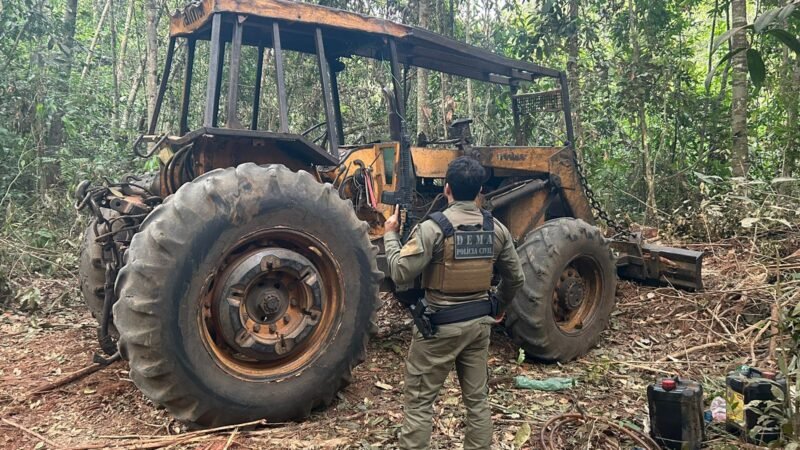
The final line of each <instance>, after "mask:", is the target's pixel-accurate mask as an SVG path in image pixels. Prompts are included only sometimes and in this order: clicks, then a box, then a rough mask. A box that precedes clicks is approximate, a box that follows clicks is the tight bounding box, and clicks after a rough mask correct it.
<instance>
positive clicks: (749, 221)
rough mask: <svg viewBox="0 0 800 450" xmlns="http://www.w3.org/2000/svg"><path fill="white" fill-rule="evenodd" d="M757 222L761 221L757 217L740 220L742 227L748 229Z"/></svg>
mask: <svg viewBox="0 0 800 450" xmlns="http://www.w3.org/2000/svg"><path fill="white" fill-rule="evenodd" d="M759 220H761V219H759V218H758V217H745V218H744V219H742V227H744V228H750V227H752V226H753V225H755V224H756V223H757V222H758V221H759Z"/></svg>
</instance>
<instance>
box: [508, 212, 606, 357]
mask: <svg viewBox="0 0 800 450" xmlns="http://www.w3.org/2000/svg"><path fill="white" fill-rule="evenodd" d="M517 251H518V253H519V256H520V261H521V263H522V269H523V271H524V273H525V285H524V287H523V288H522V289H520V291H519V292H518V293H517V295H516V297H514V300H513V301H512V303H511V305H510V307H509V309H508V312H507V319H506V326H507V327H508V328H509V330H510V332H511V335H512V337H513V340H514V342H515V343H516V344H517V345H519V346H520V347H522V348H523V349H524V350H525V353H526V355H528V356H530V357H533V358H537V359H541V360H546V361H562V362H564V361H569V360H572V359H574V358H576V357H578V356H580V355H583V354H584V353H586V352H587V351H589V349H591V348H592V347H594V346H595V345H596V344H597V341H598V340H599V339H600V333H601V332H602V331H603V330H604V329H605V328H606V326H607V325H608V321H609V319H610V317H611V312H612V310H613V309H614V300H615V292H616V280H617V277H616V267H615V262H614V256H613V254H612V253H611V250H610V248H609V243H608V241H607V240H606V239H605V238H604V237H603V235H602V234H601V233H600V230H598V229H597V228H595V227H593V226H592V225H589V224H588V223H586V222H584V221H583V220H580V219H571V218H561V219H555V220H551V221H548V222H546V223H545V224H544V225H542V226H541V227H539V228H537V229H536V230H533V231H532V232H530V233H529V234H528V235H527V236H526V237H525V241H524V242H523V243H522V245H520V246H519V248H518V249H517Z"/></svg>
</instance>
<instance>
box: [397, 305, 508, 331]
mask: <svg viewBox="0 0 800 450" xmlns="http://www.w3.org/2000/svg"><path fill="white" fill-rule="evenodd" d="M410 309H411V317H413V318H414V324H415V325H416V326H417V330H419V332H420V334H422V337H423V338H425V339H430V338H432V337H433V336H434V335H435V334H436V327H437V326H438V325H446V324H448V323H457V322H466V321H467V320H472V319H477V318H478V317H484V316H492V317H494V316H496V315H497V299H496V298H495V297H494V296H490V297H489V300H483V301H475V302H470V303H465V304H463V305H456V306H450V307H448V308H445V309H442V310H439V311H436V312H431V311H429V310H428V302H427V301H425V299H424V298H421V299H419V301H418V302H416V303H415V304H413V305H411V306H410Z"/></svg>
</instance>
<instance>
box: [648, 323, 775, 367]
mask: <svg viewBox="0 0 800 450" xmlns="http://www.w3.org/2000/svg"><path fill="white" fill-rule="evenodd" d="M763 324H764V321H763V320H760V321H758V322H756V323H754V324H753V325H750V326H749V327H747V328H745V329H744V330H742V331H740V332H738V333H736V334H734V335H733V339H734V340H736V338H739V337H742V336H744V335H746V334H747V333H749V332H751V331H753V330H755V329H756V328H758V327H760V326H761V325H763ZM737 342H738V341H737ZM726 345H731V342H729V341H715V342H707V343H705V344H701V345H695V346H694V347H690V348H687V349H685V350H681V351H679V352H676V353H673V354H671V355H667V356H665V357H663V358H661V359H659V360H658V361H657V362H667V361H675V360H677V359H678V358H680V357H682V356H688V355H690V354H692V353H694V352H697V351H700V350H706V349H709V348H716V347H724V346H726Z"/></svg>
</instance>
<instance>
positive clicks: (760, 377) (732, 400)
mask: <svg viewBox="0 0 800 450" xmlns="http://www.w3.org/2000/svg"><path fill="white" fill-rule="evenodd" d="M725 385H726V386H727V393H726V397H727V398H726V399H725V400H726V403H727V405H726V409H727V411H726V424H727V427H728V429H729V430H731V431H732V432H735V433H739V434H740V435H741V436H742V437H743V438H745V439H747V440H749V441H751V442H756V443H768V442H772V441H774V440H775V439H778V438H779V437H780V435H781V433H780V424H779V422H778V420H776V419H772V418H769V419H763V420H762V423H760V424H759V423H758V421H759V418H760V417H761V416H762V414H761V412H760V411H757V410H756V409H758V410H762V411H763V410H764V409H765V407H766V405H764V404H761V405H760V406H759V404H757V403H756V404H753V405H751V406H752V407H754V408H756V409H754V408H752V407H751V408H748V407H747V405H748V404H750V403H751V402H755V401H758V400H764V401H772V402H775V401H777V399H776V397H775V392H773V387H776V388H778V389H780V390H781V391H783V401H784V402H786V401H788V396H787V392H788V390H787V386H786V379H785V378H783V377H782V376H780V375H778V374H776V373H775V372H769V371H765V370H764V371H762V370H759V369H754V368H752V367H749V368H746V369H744V370H737V371H735V372H731V373H729V374H728V376H727V377H726V378H725ZM757 425H760V426H761V427H762V431H761V432H759V433H757V434H756V435H755V436H750V430H752V429H753V428H754V427H755V426H757Z"/></svg>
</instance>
